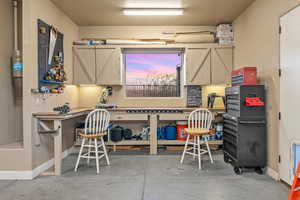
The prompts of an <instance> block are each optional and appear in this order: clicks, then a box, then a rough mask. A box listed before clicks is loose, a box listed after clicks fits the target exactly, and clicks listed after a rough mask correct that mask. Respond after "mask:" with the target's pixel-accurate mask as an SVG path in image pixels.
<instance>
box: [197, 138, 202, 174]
mask: <svg viewBox="0 0 300 200" xmlns="http://www.w3.org/2000/svg"><path fill="white" fill-rule="evenodd" d="M197 145H198V162H199V169H202V167H201V148H200V136H197Z"/></svg>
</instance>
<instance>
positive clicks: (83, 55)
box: [73, 46, 96, 85]
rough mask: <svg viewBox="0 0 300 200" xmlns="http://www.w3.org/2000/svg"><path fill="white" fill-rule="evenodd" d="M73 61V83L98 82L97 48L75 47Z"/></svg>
mask: <svg viewBox="0 0 300 200" xmlns="http://www.w3.org/2000/svg"><path fill="white" fill-rule="evenodd" d="M73 59H74V60H73V72H74V75H73V83H74V84H78V85H79V84H94V83H95V82H96V78H95V73H96V65H95V59H96V57H95V48H91V47H85V46H80V47H74V48H73Z"/></svg>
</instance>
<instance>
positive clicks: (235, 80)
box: [231, 67, 257, 86]
mask: <svg viewBox="0 0 300 200" xmlns="http://www.w3.org/2000/svg"><path fill="white" fill-rule="evenodd" d="M231 82H232V86H237V85H257V68H256V67H243V68H240V69H237V70H234V71H232V73H231Z"/></svg>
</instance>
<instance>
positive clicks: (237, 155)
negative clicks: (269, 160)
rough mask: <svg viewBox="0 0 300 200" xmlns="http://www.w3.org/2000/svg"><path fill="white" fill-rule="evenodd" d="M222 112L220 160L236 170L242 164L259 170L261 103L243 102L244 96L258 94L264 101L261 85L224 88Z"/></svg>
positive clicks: (262, 130) (262, 158) (262, 133)
mask: <svg viewBox="0 0 300 200" xmlns="http://www.w3.org/2000/svg"><path fill="white" fill-rule="evenodd" d="M225 94H226V114H224V116H223V117H224V161H225V162H227V163H231V164H232V166H233V167H234V171H235V173H236V174H242V173H243V170H244V169H246V168H253V169H255V170H256V171H257V172H258V173H263V168H265V166H266V117H265V105H260V106H255V105H254V106H249V105H248V106H247V105H246V103H245V101H246V98H253V97H255V98H259V100H260V101H261V102H264V104H265V89H264V86H261V85H259V86H235V87H230V88H226V92H225Z"/></svg>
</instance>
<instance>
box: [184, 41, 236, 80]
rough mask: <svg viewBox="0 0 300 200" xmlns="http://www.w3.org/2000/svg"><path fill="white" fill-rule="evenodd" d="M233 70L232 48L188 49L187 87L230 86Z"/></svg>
mask: <svg viewBox="0 0 300 200" xmlns="http://www.w3.org/2000/svg"><path fill="white" fill-rule="evenodd" d="M232 69H233V48H232V47H222V46H216V47H207V48H204V47H201V48H187V49H186V82H185V84H186V85H210V84H214V85H217V84H228V83H230V80H231V71H232Z"/></svg>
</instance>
